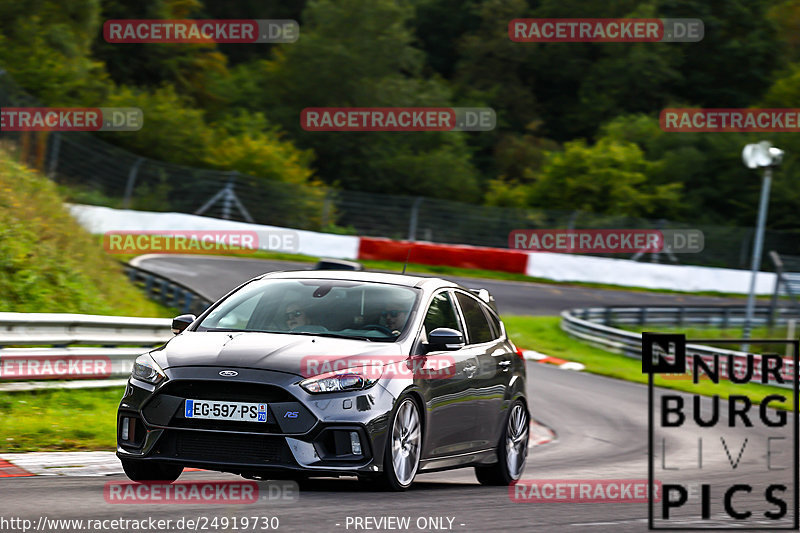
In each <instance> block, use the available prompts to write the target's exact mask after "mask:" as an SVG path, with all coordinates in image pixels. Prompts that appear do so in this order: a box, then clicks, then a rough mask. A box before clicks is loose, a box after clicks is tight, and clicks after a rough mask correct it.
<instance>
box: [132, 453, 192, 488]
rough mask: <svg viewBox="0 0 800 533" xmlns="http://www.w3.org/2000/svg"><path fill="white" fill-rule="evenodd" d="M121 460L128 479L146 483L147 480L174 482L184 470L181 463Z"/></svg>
mask: <svg viewBox="0 0 800 533" xmlns="http://www.w3.org/2000/svg"><path fill="white" fill-rule="evenodd" d="M121 461H122V469H123V470H124V471H125V475H126V476H128V479H130V480H131V481H136V482H137V483H144V482H147V481H161V482H166V483H172V482H173V481H175V480H176V479H178V477H180V475H181V473H182V472H183V467H182V466H180V465H171V464H165V463H154V462H151V461H136V460H130V459H121Z"/></svg>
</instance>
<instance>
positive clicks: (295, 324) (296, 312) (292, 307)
mask: <svg viewBox="0 0 800 533" xmlns="http://www.w3.org/2000/svg"><path fill="white" fill-rule="evenodd" d="M285 319H286V329H288V330H293V329H295V328H299V327H301V326H307V325H308V323H309V320H308V315H307V314H306V310H305V309H304V308H303V306H301V305H300V304H298V303H290V304H289V305H287V306H286V315H285Z"/></svg>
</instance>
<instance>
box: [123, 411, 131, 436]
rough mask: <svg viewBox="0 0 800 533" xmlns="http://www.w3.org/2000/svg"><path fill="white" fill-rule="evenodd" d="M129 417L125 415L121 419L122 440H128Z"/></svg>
mask: <svg viewBox="0 0 800 533" xmlns="http://www.w3.org/2000/svg"><path fill="white" fill-rule="evenodd" d="M130 426H131V419H130V418H128V417H127V416H126V417H124V418H123V419H122V440H129V438H128V437H129V435H130Z"/></svg>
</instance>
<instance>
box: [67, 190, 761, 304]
mask: <svg viewBox="0 0 800 533" xmlns="http://www.w3.org/2000/svg"><path fill="white" fill-rule="evenodd" d="M69 208H70V211H71V212H72V215H73V216H74V217H75V218H76V219H77V220H78V222H80V224H81V225H82V226H83V227H85V228H86V229H87V230H89V231H90V232H91V233H95V234H102V233H106V232H109V231H164V230H167V231H171V230H206V231H221V230H228V231H255V232H256V233H257V234H258V235H259V243H264V242H266V241H267V236H268V235H270V234H274V233H275V232H286V231H291V232H294V233H296V234H297V236H298V239H297V242H298V246H297V248H292V249H280V248H270V250H271V251H278V252H288V253H299V254H303V255H310V256H316V257H335V258H339V259H359V242H360V238H359V237H353V236H350V235H332V234H329V233H318V232H315V231H304V230H287V229H286V228H281V227H278V226H264V225H259V224H248V223H245V222H235V221H232V220H222V219H219V218H209V217H202V216H198V215H187V214H183V213H151V212H147V211H132V210H124V209H111V208H109V207H97V206H90V205H70V206H69ZM441 246H442V247H443V248H447V247H448V246H447V245H441ZM262 249H266V248H265V247H264V246H262ZM520 253H525V252H520ZM527 255H528V261H527V271H526V274H527V275H529V276H534V277H538V278H544V279H550V280H553V281H582V282H587V283H607V284H610V285H620V286H623V287H642V288H646V289H667V290H674V291H685V292H697V291H713V292H727V293H739V294H747V292H748V290H749V287H750V272H749V271H747V270H735V269H729V268H711V267H698V266H682V265H666V264H654V263H639V262H636V261H631V260H629V259H608V258H604V257H590V256H582V255H570V254H553V253H546V252H541V253H538V252H537V253H530V252H528V254H527ZM454 266H458V265H454ZM775 282H776V276H775V274H774V273H771V272H759V274H758V277H757V278H756V293H757V294H764V295H765V294H772V292H773V290H774V289H775Z"/></svg>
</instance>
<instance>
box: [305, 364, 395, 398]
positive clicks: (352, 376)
mask: <svg viewBox="0 0 800 533" xmlns="http://www.w3.org/2000/svg"><path fill="white" fill-rule="evenodd" d="M380 373H381V369H380V367H370V368H369V371H366V370H364V369H352V368H348V369H346V370H339V371H336V372H328V373H327V374H320V375H319V376H314V377H313V378H308V379H304V380H303V381H301V382H300V386H301V387H303V388H304V389H305V390H306V391H308V392H310V393H318V392H340V391H352V390H364V389H368V388H370V387H372V386H373V385H375V383H377V381H378V379H379V378H380V377H381V376H380Z"/></svg>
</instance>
